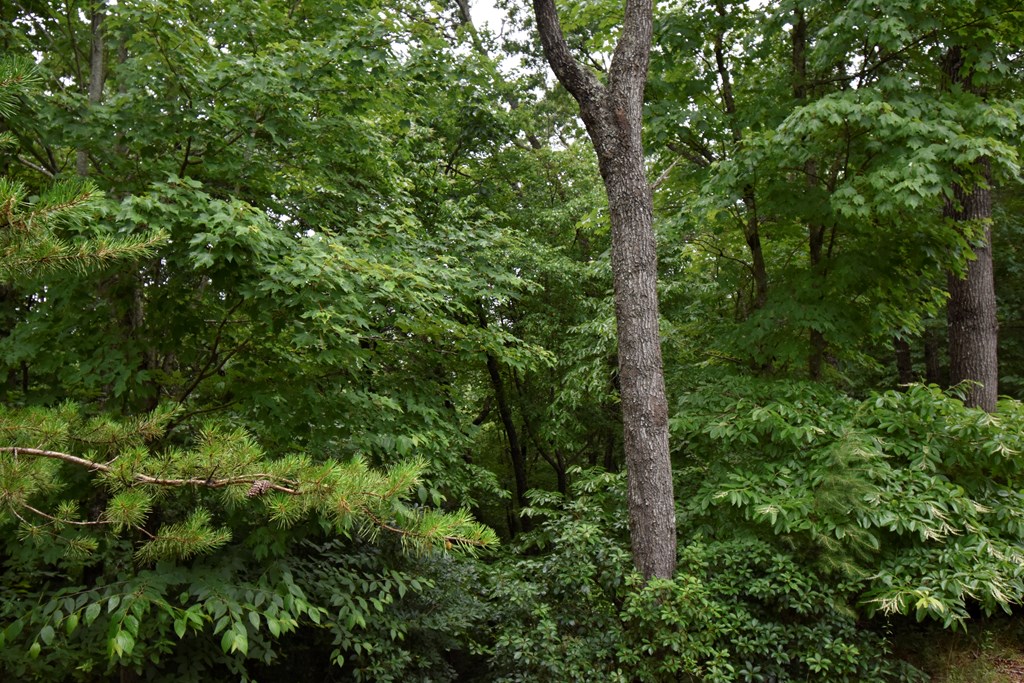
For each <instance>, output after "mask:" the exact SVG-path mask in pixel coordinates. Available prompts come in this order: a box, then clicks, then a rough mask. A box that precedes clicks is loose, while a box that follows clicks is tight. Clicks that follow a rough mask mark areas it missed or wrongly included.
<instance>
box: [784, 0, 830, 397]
mask: <svg viewBox="0 0 1024 683" xmlns="http://www.w3.org/2000/svg"><path fill="white" fill-rule="evenodd" d="M793 18H794V23H793V33H792V36H791V41H792V69H793V98H794V99H795V100H796V101H797V102H799V103H803V102H805V101H806V100H807V98H808V95H809V93H808V87H807V14H806V13H805V12H804V9H803V7H799V6H798V7H797V8H796V10H795V16H794V17H793ZM804 174H805V176H806V182H807V186H808V188H810V189H813V188H814V187H815V186H816V185H817V184H818V164H817V162H815V160H814V159H808V160H807V161H806V162H805V163H804ZM824 246H825V226H824V225H822V224H821V222H820V221H816V220H815V221H809V222H808V225H807V255H808V259H809V260H810V267H811V274H812V276H814V277H820V278H824V277H825V274H824V270H823V267H822V265H821V260H822V255H823V251H824ZM808 343H809V346H810V348H809V350H808V352H807V375H808V376H809V377H810V378H811V379H812V380H819V379H821V371H822V367H823V365H824V361H825V350H826V349H827V348H828V341H827V340H826V339H825V335H824V334H823V333H822V332H821V330H819V329H815V328H814V327H811V328H810V329H809V330H808Z"/></svg>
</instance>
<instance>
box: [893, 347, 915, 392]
mask: <svg viewBox="0 0 1024 683" xmlns="http://www.w3.org/2000/svg"><path fill="white" fill-rule="evenodd" d="M892 348H893V353H894V355H895V357H896V381H897V382H898V383H899V384H911V383H912V382H913V381H914V359H913V356H912V355H911V353H910V344H909V343H908V342H907V340H906V339H901V338H900V337H893V338H892Z"/></svg>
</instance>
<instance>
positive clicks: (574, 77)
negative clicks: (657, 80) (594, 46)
mask: <svg viewBox="0 0 1024 683" xmlns="http://www.w3.org/2000/svg"><path fill="white" fill-rule="evenodd" d="M533 11H534V14H535V15H536V16H537V30H538V31H539V33H540V41H541V44H542V45H543V46H544V53H545V54H546V55H547V57H548V63H549V64H550V65H551V70H552V71H554V72H555V77H556V78H558V82H559V83H561V84H562V85H563V86H565V89H566V90H568V91H569V94H570V95H572V96H573V97H574V98H576V101H577V102H579V103H580V106H581V107H583V106H584V104H585V103H586V104H589V103H591V102H593V101H594V100H596V99H598V98H599V97H600V96H601V95H602V94H603V93H604V90H605V89H604V86H603V85H601V83H600V81H598V80H597V77H596V76H595V75H594V74H592V73H591V72H590V71H588V70H586V69H585V68H583V66H582V65H581V64H580V63H579V62H578V61H576V58H575V57H573V56H572V51H571V50H569V44H568V43H566V42H565V34H563V33H562V23H561V22H560V21H559V19H558V10H556V9H555V0H533ZM612 66H613V68H614V61H613V63H612Z"/></svg>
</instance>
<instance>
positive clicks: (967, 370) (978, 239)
mask: <svg viewBox="0 0 1024 683" xmlns="http://www.w3.org/2000/svg"><path fill="white" fill-rule="evenodd" d="M943 62H944V63H943V71H944V75H945V78H946V79H947V83H948V85H950V86H952V85H959V86H960V87H961V88H963V90H964V91H966V92H973V93H975V94H979V95H980V94H982V93H981V92H980V91H979V89H977V88H975V87H974V85H973V83H972V80H973V72H972V70H971V69H970V68H969V67H968V65H967V64H966V63H965V60H964V56H963V52H962V50H961V49H960V47H959V46H953V47H951V48H950V49H949V51H948V52H947V53H946V55H945V58H944V60H943ZM958 170H964V171H966V173H964V180H963V181H961V182H958V183H955V184H954V186H953V197H952V198H950V199H948V200H947V201H946V206H945V208H944V210H943V215H944V216H945V217H946V218H949V219H950V220H952V221H953V222H954V223H957V224H961V226H958V229H960V230H961V232H964V233H970V234H971V236H972V237H974V260H973V261H971V262H970V263H968V264H967V272H966V273H965V274H964V275H963V277H961V276H960V275H958V274H956V273H952V272H951V273H949V275H948V277H947V282H948V286H949V302H948V304H947V307H946V320H947V325H948V332H949V382H950V384H958V383H960V382H970V383H971V384H970V385H969V386H968V387H967V393H966V400H965V403H966V404H967V405H968V406H971V407H975V408H981V409H982V410H986V411H988V412H990V413H991V412H994V411H995V409H996V399H997V396H998V393H999V362H998V356H997V352H996V346H997V342H998V338H999V323H998V321H997V319H996V291H995V278H994V276H993V268H992V193H991V189H990V188H991V184H992V169H991V164H990V163H989V160H988V159H985V158H982V159H979V160H978V161H976V162H974V164H973V165H972V167H971V168H969V169H958ZM979 227H980V231H979V230H978V228H979Z"/></svg>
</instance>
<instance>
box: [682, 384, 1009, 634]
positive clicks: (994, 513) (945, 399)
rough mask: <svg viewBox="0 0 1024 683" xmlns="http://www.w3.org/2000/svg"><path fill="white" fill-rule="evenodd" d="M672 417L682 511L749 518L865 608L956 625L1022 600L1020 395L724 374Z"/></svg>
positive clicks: (696, 518) (701, 520)
mask: <svg viewBox="0 0 1024 683" xmlns="http://www.w3.org/2000/svg"><path fill="white" fill-rule="evenodd" d="M679 409H680V410H679V412H678V413H677V415H676V417H675V418H674V419H673V432H674V434H675V435H676V437H677V438H678V440H679V443H680V444H681V446H680V449H681V453H680V456H681V457H682V458H684V459H685V460H687V461H688V462H690V463H691V464H692V469H690V470H688V471H689V472H691V473H692V476H693V481H694V483H693V484H692V489H691V491H692V498H690V504H689V506H688V508H687V513H686V514H687V516H688V517H689V518H690V519H691V520H692V521H691V523H694V524H702V525H708V526H707V528H708V529H709V532H708V533H718V532H717V531H710V530H718V529H723V528H729V527H730V525H732V526H733V528H743V529H746V530H747V532H748V533H751V534H756V535H757V536H758V537H760V538H763V539H768V540H772V541H773V542H774V543H779V542H784V543H785V544H786V547H790V548H793V549H794V550H795V552H797V557H798V558H800V562H801V563H806V566H808V567H814V568H815V569H816V570H817V571H821V572H825V573H826V574H827V575H830V576H833V577H834V578H833V580H834V581H843V582H845V581H852V582H854V583H855V584H857V585H858V586H859V588H858V589H857V590H858V591H859V602H860V603H861V604H862V605H863V607H864V608H865V609H866V610H867V611H868V612H869V613H871V612H874V611H881V612H883V613H886V614H893V613H901V614H910V615H915V616H916V617H917V618H918V619H919V620H920V619H923V618H925V617H930V618H933V619H937V620H939V621H940V622H941V623H943V624H944V625H945V626H947V627H949V626H954V625H957V624H961V625H962V622H963V621H965V620H966V619H968V618H969V609H971V608H973V607H974V606H975V605H977V606H979V607H981V608H982V609H983V610H984V611H986V612H988V613H992V612H993V611H996V610H1004V611H1006V612H1007V613H1009V612H1010V611H1011V609H1012V607H1013V606H1014V605H1019V604H1020V603H1021V601H1022V598H1024V572H1022V569H1021V567H1022V560H1024V555H1022V552H1024V543H1022V540H1021V539H1022V538H1024V526H1022V516H1021V511H1022V509H1024V508H1022V503H1024V500H1022V499H1021V488H1022V481H1021V476H1022V471H1021V468H1020V458H1019V453H1020V452H1021V447H1022V445H1024V444H1022V443H1021V442H1020V435H1021V434H1022V433H1024V431H1022V428H1024V425H1022V423H1021V420H1022V418H1024V412H1022V409H1021V405H1020V403H1019V402H1016V401H1010V400H1007V401H1004V402H1003V403H1002V404H1001V406H1000V412H999V414H998V415H989V414H987V413H984V412H983V411H980V410H977V409H968V408H965V407H964V406H963V404H962V403H961V402H960V400H958V399H957V398H956V397H955V396H950V395H947V394H945V393H943V392H942V391H940V390H939V389H938V388H936V387H926V386H921V385H914V386H910V387H908V388H907V389H906V391H903V392H896V391H889V392H886V393H882V394H875V395H872V396H870V397H869V398H867V399H864V400H856V399H853V398H851V397H847V396H843V395H837V394H835V393H834V392H830V391H827V390H824V389H822V388H820V387H815V386H812V385H806V384H797V383H793V384H781V383H778V382H773V383H766V382H759V381H750V380H743V379H740V378H728V377H722V376H719V377H717V378H716V381H715V382H714V384H713V385H709V386H706V387H704V388H702V389H700V390H697V391H695V392H693V393H692V394H689V395H687V396H686V397H684V398H683V399H682V400H681V402H680V405H679Z"/></svg>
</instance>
